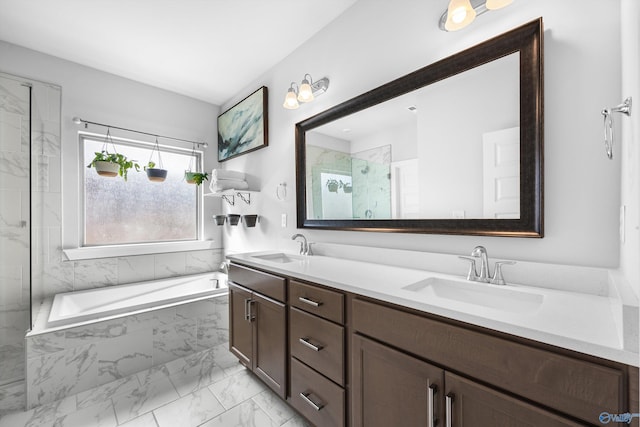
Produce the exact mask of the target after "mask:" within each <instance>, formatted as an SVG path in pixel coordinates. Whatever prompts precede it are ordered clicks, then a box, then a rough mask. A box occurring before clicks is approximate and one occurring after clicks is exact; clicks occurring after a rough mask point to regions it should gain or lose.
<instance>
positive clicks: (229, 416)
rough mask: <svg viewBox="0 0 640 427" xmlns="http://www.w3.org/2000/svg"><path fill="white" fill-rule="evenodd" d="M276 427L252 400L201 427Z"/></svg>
mask: <svg viewBox="0 0 640 427" xmlns="http://www.w3.org/2000/svg"><path fill="white" fill-rule="evenodd" d="M229 426H234V427H277V426H278V424H276V423H275V422H274V421H272V420H271V418H269V416H268V415H267V414H266V413H265V412H264V411H263V410H262V409H260V407H259V406H258V405H257V404H256V403H255V402H254V401H252V400H247V401H245V402H242V403H241V404H239V405H237V406H234V407H233V408H232V409H230V410H228V411H226V412H224V413H222V414H221V415H219V416H217V417H215V418H213V419H212V420H209V421H207V422H206V423H204V424H202V425H201V427H229Z"/></svg>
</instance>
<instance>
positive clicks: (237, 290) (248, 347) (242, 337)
mask: <svg viewBox="0 0 640 427" xmlns="http://www.w3.org/2000/svg"><path fill="white" fill-rule="evenodd" d="M250 301H251V292H250V291H249V290H248V289H245V288H243V287H240V286H237V285H235V284H232V283H229V350H230V351H231V353H233V354H235V355H236V357H238V359H240V363H242V364H243V365H244V366H246V367H247V368H249V369H252V363H253V357H252V355H253V325H252V323H251V320H250V318H249V308H250V307H249V304H250Z"/></svg>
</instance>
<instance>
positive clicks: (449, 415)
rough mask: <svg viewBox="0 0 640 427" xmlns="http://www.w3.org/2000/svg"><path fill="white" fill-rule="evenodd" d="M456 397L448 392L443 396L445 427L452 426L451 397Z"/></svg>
mask: <svg viewBox="0 0 640 427" xmlns="http://www.w3.org/2000/svg"><path fill="white" fill-rule="evenodd" d="M455 397H456V395H455V394H453V393H449V394H447V395H446V396H445V402H446V403H445V405H446V406H445V418H446V427H452V426H453V421H452V419H451V418H452V416H453V399H454V398H455Z"/></svg>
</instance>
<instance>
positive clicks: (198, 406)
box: [153, 388, 225, 427]
mask: <svg viewBox="0 0 640 427" xmlns="http://www.w3.org/2000/svg"><path fill="white" fill-rule="evenodd" d="M224 411H225V409H224V407H223V406H222V405H221V404H220V402H218V400H217V399H216V398H215V397H214V396H213V394H212V393H211V391H210V390H209V389H207V388H203V389H200V390H198V391H196V392H193V393H190V394H188V395H187V396H185V397H182V398H180V399H178V400H176V401H174V402H171V403H169V404H167V405H164V406H162V407H160V408H158V409H156V410H155V411H153V415H154V416H155V417H156V421H157V422H158V425H159V426H160V427H175V426H180V427H196V426H199V425H200V424H202V423H203V422H205V421H207V420H210V419H212V418H214V417H216V416H218V415H220V414H222V413H223V412H224Z"/></svg>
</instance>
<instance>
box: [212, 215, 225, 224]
mask: <svg viewBox="0 0 640 427" xmlns="http://www.w3.org/2000/svg"><path fill="white" fill-rule="evenodd" d="M213 220H214V221H215V222H216V225H224V222H225V221H226V220H227V216H226V215H214V216H213Z"/></svg>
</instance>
